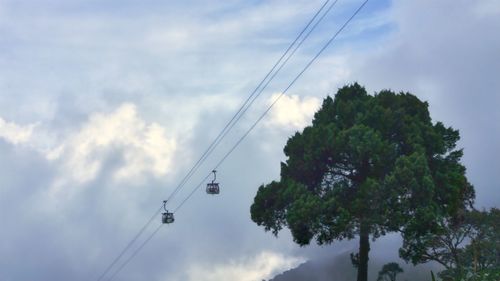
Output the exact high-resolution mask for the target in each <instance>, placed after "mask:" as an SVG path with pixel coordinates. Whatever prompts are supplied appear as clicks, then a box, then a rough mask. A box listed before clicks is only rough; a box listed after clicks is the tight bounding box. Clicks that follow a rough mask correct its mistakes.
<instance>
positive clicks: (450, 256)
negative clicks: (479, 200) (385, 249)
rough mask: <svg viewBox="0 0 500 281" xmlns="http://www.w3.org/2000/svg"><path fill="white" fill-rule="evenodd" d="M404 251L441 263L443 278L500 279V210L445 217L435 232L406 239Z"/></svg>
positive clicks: (415, 259)
mask: <svg viewBox="0 0 500 281" xmlns="http://www.w3.org/2000/svg"><path fill="white" fill-rule="evenodd" d="M400 254H401V256H402V257H403V258H405V259H406V260H409V261H412V262H413V263H414V264H417V263H425V262H428V261H435V262H438V263H440V264H441V265H443V266H444V267H445V270H443V271H442V272H440V273H439V276H440V277H441V278H442V279H443V280H450V281H451V280H453V281H459V280H478V281H479V280H481V281H483V280H500V210H499V209H496V208H493V209H491V210H490V211H489V212H487V211H477V210H471V211H467V212H464V213H463V214H462V215H460V216H457V217H452V218H444V219H442V220H441V221H440V224H439V229H438V231H436V232H435V233H433V234H427V235H423V236H420V237H418V238H417V239H406V240H405V241H404V245H403V247H402V248H401V249H400Z"/></svg>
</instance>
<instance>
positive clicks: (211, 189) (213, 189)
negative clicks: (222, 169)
mask: <svg viewBox="0 0 500 281" xmlns="http://www.w3.org/2000/svg"><path fill="white" fill-rule="evenodd" d="M212 173H213V174H214V179H213V180H212V182H210V183H207V193H208V194H219V192H220V190H219V183H217V182H215V180H216V179H217V175H216V173H217V171H216V170H213V171H212Z"/></svg>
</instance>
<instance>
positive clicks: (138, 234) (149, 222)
mask: <svg viewBox="0 0 500 281" xmlns="http://www.w3.org/2000/svg"><path fill="white" fill-rule="evenodd" d="M160 212H161V207H160V208H159V209H158V210H157V211H156V212H155V213H154V215H153V216H151V218H150V219H149V220H148V221H147V222H146V224H145V225H144V226H143V227H142V228H141V229H140V230H139V232H138V233H137V234H136V235H135V236H134V237H133V238H132V240H130V242H128V244H127V246H126V247H125V248H124V249H123V250H122V251H121V252H120V254H118V256H117V257H116V258H115V259H114V260H113V261H112V262H111V264H110V265H109V266H108V267H107V268H106V270H104V272H103V273H102V274H101V276H99V278H98V279H97V281H100V280H102V278H103V277H104V276H105V275H106V274H107V273H108V272H109V271H110V270H111V268H113V266H114V265H115V264H116V263H117V262H118V261H119V260H120V259H121V258H122V256H123V255H124V254H125V252H127V251H128V249H130V247H132V245H133V244H134V243H135V241H137V239H138V238H139V236H141V235H142V233H143V232H144V231H145V230H146V228H147V227H148V226H149V224H151V222H153V220H154V219H155V218H156V216H157V215H158V214H159V213H160Z"/></svg>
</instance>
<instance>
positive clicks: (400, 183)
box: [251, 83, 474, 281]
mask: <svg viewBox="0 0 500 281" xmlns="http://www.w3.org/2000/svg"><path fill="white" fill-rule="evenodd" d="M458 140H459V133H458V131H457V130H454V129H453V128H451V127H446V126H444V124H443V123H441V122H435V123H433V122H432V120H431V117H430V114H429V111H428V104H427V103H426V102H422V101H420V100H419V99H418V98H417V97H416V96H414V95H412V94H410V93H398V94H396V93H394V92H392V91H390V90H383V91H381V92H379V93H377V94H375V95H368V94H367V92H366V90H365V89H364V88H363V87H362V86H360V85H359V84H357V83H355V84H353V85H348V86H345V87H343V88H341V89H339V90H338V92H337V94H336V95H335V97H334V98H332V97H327V98H325V99H324V101H323V104H322V107H321V108H320V109H319V111H318V112H316V114H315V115H314V119H313V121H312V125H310V126H308V127H306V128H304V130H303V131H302V132H297V133H295V135H293V136H292V137H290V138H289V140H288V142H287V144H286V146H285V148H284V153H285V155H286V156H287V160H286V162H285V163H281V176H280V180H279V181H273V182H271V183H269V184H265V185H262V186H260V187H259V189H258V192H257V194H256V196H255V198H254V203H253V204H252V206H251V216H252V220H253V221H254V222H255V223H257V224H258V225H261V226H263V227H264V228H265V230H266V231H272V232H273V233H274V234H275V235H277V234H278V232H279V231H280V230H281V229H283V227H287V228H289V229H290V231H291V233H292V235H293V239H294V241H295V242H296V243H298V244H299V245H307V244H309V243H310V242H311V240H315V241H316V242H317V243H318V244H328V243H332V242H333V241H335V240H342V239H353V238H354V237H355V236H359V242H360V248H359V253H357V254H356V255H355V256H354V261H355V263H356V264H357V265H358V266H357V267H358V281H366V280H367V267H368V252H369V249H370V246H369V237H370V236H371V238H372V239H375V238H377V237H379V236H381V235H384V234H386V233H387V232H393V231H402V232H404V233H411V235H414V236H419V235H424V234H426V233H432V231H433V230H435V229H436V228H437V218H440V217H445V216H448V215H452V214H454V213H456V212H457V211H458V210H460V209H463V208H464V206H465V205H466V204H468V203H469V202H470V201H471V200H472V199H473V198H474V191H473V187H472V186H471V184H469V182H468V181H467V179H466V177H465V167H464V166H463V165H462V164H461V163H460V158H461V157H462V150H460V149H457V148H456V142H457V141H458Z"/></svg>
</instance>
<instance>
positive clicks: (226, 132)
mask: <svg viewBox="0 0 500 281" xmlns="http://www.w3.org/2000/svg"><path fill="white" fill-rule="evenodd" d="M337 2H338V0H336V1H335V2H334V3H333V4H332V5H330V6H329V7H328V9H327V10H326V12H325V13H323V15H322V16H321V17H320V19H319V20H318V21H317V22H316V23H315V24H314V26H313V27H312V28H311V29H310V30H309V32H308V33H307V34H306V35H305V36H304V37H303V38H302V40H301V41H300V42H299V43H298V44H297V45H296V46H295V47H294V49H293V51H292V52H291V53H290V54H289V55H288V57H287V58H286V59H285V60H284V61H283V62H281V65H280V66H279V68H278V69H277V70H276V71H275V72H274V73H273V75H272V76H271V77H270V79H269V80H267V82H266V83H265V84H264V86H263V87H261V88H260V90H259V92H258V93H257V95H255V96H254V97H253V99H252V100H251V101H250V102H249V103H248V105H247V106H246V108H245V109H244V110H243V111H242V112H241V114H240V115H239V116H238V117H237V118H236V120H235V121H234V122H233V123H232V124H231V125H230V126H229V128H228V129H227V130H226V131H225V132H223V134H222V137H220V138H218V139H217V138H216V140H214V142H215V145H214V146H213V148H211V149H210V148H209V149H208V150H210V151H209V153H211V152H212V151H213V150H214V149H215V148H216V147H217V145H219V143H220V142H221V141H222V139H223V138H224V137H225V136H226V135H227V134H228V133H229V131H230V130H231V129H232V128H233V127H234V126H235V125H236V123H237V122H238V121H239V120H240V119H241V117H243V115H244V114H245V113H246V112H247V110H248V109H249V108H250V107H251V106H252V104H253V103H254V102H255V100H256V99H257V98H258V97H259V96H260V95H261V94H262V92H263V91H264V90H265V89H266V87H267V86H268V85H269V83H270V82H271V81H272V80H273V79H274V77H275V76H276V75H277V74H278V73H279V71H280V70H281V69H282V68H283V67H284V66H285V64H286V63H287V62H288V61H289V60H290V58H291V57H292V56H293V55H294V54H295V52H296V51H297V50H298V49H299V48H300V46H301V45H302V44H303V43H304V41H305V40H306V39H307V38H308V37H309V35H311V33H312V32H313V31H314V29H315V28H316V26H318V24H319V23H320V22H321V21H322V20H323V18H324V17H325V16H326V15H327V14H328V13H329V12H330V10H331V9H332V8H333V6H335V4H336V3H337ZM240 110H241V108H240ZM228 125H229V124H228ZM226 127H227V126H226ZM221 133H222V132H221ZM208 150H207V151H208ZM205 158H206V157H205Z"/></svg>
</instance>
